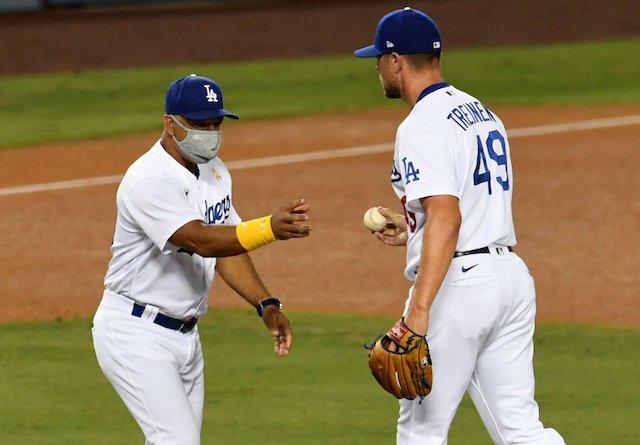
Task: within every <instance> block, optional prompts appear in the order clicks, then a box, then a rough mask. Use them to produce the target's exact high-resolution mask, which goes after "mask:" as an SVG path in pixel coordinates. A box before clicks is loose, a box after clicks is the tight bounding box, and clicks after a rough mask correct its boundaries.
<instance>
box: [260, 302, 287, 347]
mask: <svg viewBox="0 0 640 445" xmlns="http://www.w3.org/2000/svg"><path fill="white" fill-rule="evenodd" d="M262 321H264V324H265V325H266V326H267V329H269V332H271V335H273V340H274V347H273V352H275V353H276V354H278V355H279V356H280V357H284V356H287V355H289V350H290V349H291V340H292V339H293V336H292V333H291V324H290V323H289V319H288V318H287V317H286V316H285V315H284V314H283V313H282V311H281V310H280V309H279V308H278V307H276V306H268V307H266V308H265V309H264V312H263V314H262Z"/></svg>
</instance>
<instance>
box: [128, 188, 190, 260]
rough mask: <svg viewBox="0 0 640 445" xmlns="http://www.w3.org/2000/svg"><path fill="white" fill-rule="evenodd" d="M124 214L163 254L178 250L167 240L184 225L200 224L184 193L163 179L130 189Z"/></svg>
mask: <svg viewBox="0 0 640 445" xmlns="http://www.w3.org/2000/svg"><path fill="white" fill-rule="evenodd" d="M127 210H128V212H129V214H130V215H131V217H132V218H133V220H134V221H135V223H136V224H137V225H138V226H139V227H140V228H141V229H142V230H143V231H144V233H145V234H146V235H147V236H148V237H149V239H151V241H153V243H154V244H155V245H156V246H157V247H158V249H160V251H161V252H162V253H164V254H169V253H172V252H174V251H176V250H178V249H179V247H178V246H174V245H173V244H171V243H169V242H168V241H169V238H171V236H172V235H173V234H174V233H175V232H176V230H178V229H179V228H180V227H182V226H184V225H185V224H186V223H188V222H190V221H194V220H202V216H201V215H199V214H198V212H197V211H196V209H194V208H193V205H192V204H191V203H190V202H189V201H188V200H187V195H186V193H185V191H184V190H183V189H182V188H181V187H180V186H179V185H178V184H176V183H173V182H171V181H169V180H167V179H165V178H161V177H157V178H156V177H152V178H145V179H143V180H141V181H139V182H138V183H136V184H135V185H134V186H133V188H132V189H131V192H130V195H129V199H128V202H127Z"/></svg>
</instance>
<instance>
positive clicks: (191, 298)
mask: <svg viewBox="0 0 640 445" xmlns="http://www.w3.org/2000/svg"><path fill="white" fill-rule="evenodd" d="M198 168H199V175H198V177H196V176H195V175H194V174H193V173H191V172H190V171H189V170H187V169H186V168H185V167H183V166H182V165H181V164H180V163H178V161H176V160H175V159H174V158H173V157H172V156H171V155H169V154H168V153H167V152H166V151H165V150H164V148H163V147H162V145H161V144H160V141H158V142H156V144H155V145H154V146H153V147H152V148H151V149H150V150H149V151H148V152H146V153H145V154H144V155H142V156H141V157H140V158H139V159H138V160H136V161H135V162H134V163H133V164H132V165H131V166H130V167H129V169H128V170H127V172H126V174H125V175H124V178H123V179H122V182H121V183H120V187H119V188H118V193H117V195H116V203H117V207H118V214H117V220H116V229H115V235H114V238H113V245H112V246H111V252H112V253H113V257H112V259H111V261H110V263H109V269H108V271H107V274H106V277H105V281H104V284H105V289H106V290H105V292H109V291H110V292H114V293H116V294H120V295H123V296H125V297H128V298H130V299H132V300H135V301H137V302H140V303H144V304H151V305H153V306H156V307H158V308H159V310H160V311H161V312H163V313H165V314H167V315H169V316H171V317H174V318H180V319H184V318H187V317H191V316H195V317H199V316H201V315H202V314H204V313H205V312H206V310H207V296H208V294H209V290H210V288H211V283H212V282H213V277H214V275H215V264H216V259H215V258H203V257H201V256H199V255H197V254H194V253H192V252H187V251H185V250H184V249H181V248H179V247H178V246H175V245H173V244H171V243H170V242H169V241H168V240H169V238H170V237H171V236H172V235H173V234H174V233H175V231H176V230H178V229H179V228H180V227H182V226H183V225H185V224H186V223H188V222H189V221H193V220H202V221H204V222H205V223H207V224H229V225H236V224H238V223H239V222H240V221H241V220H240V217H239V216H238V214H237V212H236V211H235V209H234V208H233V204H232V199H231V176H230V175H229V171H228V170H227V168H226V167H225V165H224V163H223V162H222V161H221V160H220V159H218V158H215V159H213V160H212V161H210V162H208V163H206V164H199V165H198Z"/></svg>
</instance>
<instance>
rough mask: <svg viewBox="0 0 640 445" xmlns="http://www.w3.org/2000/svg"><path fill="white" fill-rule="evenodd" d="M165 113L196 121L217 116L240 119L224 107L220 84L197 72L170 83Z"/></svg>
mask: <svg viewBox="0 0 640 445" xmlns="http://www.w3.org/2000/svg"><path fill="white" fill-rule="evenodd" d="M165 113H167V114H178V115H180V116H184V117H186V118H187V119H190V120H194V121H204V120H207V119H213V118H216V117H230V118H231V119H238V116H236V115H235V114H233V113H232V112H230V111H227V110H225V109H224V105H223V103H222V90H221V89H220V85H218V84H217V83H216V82H215V81H214V80H212V79H209V78H207V77H202V76H197V75H195V74H191V75H190V76H185V77H181V78H180V79H178V80H175V81H174V82H172V83H171V85H169V88H168V89H167V97H166V101H165Z"/></svg>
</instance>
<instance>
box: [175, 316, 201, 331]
mask: <svg viewBox="0 0 640 445" xmlns="http://www.w3.org/2000/svg"><path fill="white" fill-rule="evenodd" d="M197 322H198V319H197V318H196V317H189V318H187V319H185V320H182V324H181V325H180V328H178V331H180V332H182V333H183V334H186V333H188V332H191V330H192V329H193V327H194V326H195V325H196V323H197Z"/></svg>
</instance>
